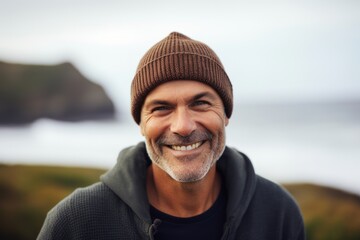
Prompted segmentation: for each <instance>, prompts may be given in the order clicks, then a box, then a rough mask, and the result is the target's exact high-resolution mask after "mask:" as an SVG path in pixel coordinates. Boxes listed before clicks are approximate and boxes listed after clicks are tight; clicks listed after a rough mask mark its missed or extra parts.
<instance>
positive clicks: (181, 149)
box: [171, 142, 201, 151]
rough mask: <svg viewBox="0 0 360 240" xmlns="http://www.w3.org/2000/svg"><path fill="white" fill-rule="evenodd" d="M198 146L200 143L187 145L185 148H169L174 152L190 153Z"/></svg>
mask: <svg viewBox="0 0 360 240" xmlns="http://www.w3.org/2000/svg"><path fill="white" fill-rule="evenodd" d="M200 145H201V142H197V143H194V144H191V145H187V146H176V145H172V146H171V148H172V149H174V150H176V151H190V150H193V149H196V148H198V147H199V146H200Z"/></svg>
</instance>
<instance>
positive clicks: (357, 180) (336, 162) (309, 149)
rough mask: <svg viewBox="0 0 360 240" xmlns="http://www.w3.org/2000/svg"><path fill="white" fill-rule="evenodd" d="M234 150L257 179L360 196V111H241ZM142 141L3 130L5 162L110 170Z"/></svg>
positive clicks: (98, 127)
mask: <svg viewBox="0 0 360 240" xmlns="http://www.w3.org/2000/svg"><path fill="white" fill-rule="evenodd" d="M226 131H227V133H226V134H227V145H228V146H230V147H234V148H236V149H238V150H240V151H242V152H244V153H245V154H246V155H248V157H249V158H250V159H251V160H252V163H253V164H254V167H255V170H256V172H257V173H258V174H260V175H262V176H264V177H266V178H268V179H270V180H273V181H275V182H279V183H291V182H311V183H317V184H323V185H327V186H332V187H337V188H341V189H344V190H347V191H351V192H354V193H357V194H360V174H359V172H360V104H358V103H346V104H345V103H344V104H340V103H338V104H292V105H281V104H278V105H270V104H269V105H240V106H237V107H236V110H235V112H234V115H233V116H232V117H231V119H230V124H229V126H228V127H227V130H226ZM139 141H143V137H142V136H141V134H140V131H139V128H138V126H137V125H136V124H135V123H133V122H131V121H129V122H117V121H104V122H91V121H89V122H81V123H66V122H58V121H52V120H47V119H42V120H39V121H37V122H35V123H34V124H31V125H28V126H23V127H4V126H3V127H0V162H3V163H7V164H47V165H69V166H85V167H101V168H111V167H112V166H113V165H114V164H115V162H116V158H117V155H118V153H119V152H120V150H121V149H123V148H124V147H127V146H131V145H134V144H136V143H137V142H139Z"/></svg>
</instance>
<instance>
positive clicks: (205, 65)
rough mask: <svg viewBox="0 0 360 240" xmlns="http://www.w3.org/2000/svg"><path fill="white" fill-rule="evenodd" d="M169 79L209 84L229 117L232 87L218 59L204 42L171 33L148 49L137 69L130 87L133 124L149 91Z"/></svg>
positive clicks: (137, 118)
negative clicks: (219, 98)
mask: <svg viewBox="0 0 360 240" xmlns="http://www.w3.org/2000/svg"><path fill="white" fill-rule="evenodd" d="M172 80H195V81H199V82H203V83H205V84H208V85H210V86H211V87H212V88H213V89H214V90H215V91H216V92H217V93H218V94H219V96H220V97H221V99H222V101H223V104H224V107H225V113H226V116H227V117H228V118H230V116H231V113H232V109H233V92H232V85H231V82H230V80H229V78H228V76H227V74H226V72H225V70H224V67H223V65H222V64H221V62H220V59H219V58H218V57H217V56H216V54H215V52H214V51H213V50H211V49H210V48H209V47H208V46H207V45H205V44H204V43H202V42H199V41H196V40H193V39H191V38H189V37H187V36H185V35H183V34H181V33H177V32H173V33H171V34H170V35H169V36H167V37H166V38H164V39H163V40H161V41H160V42H158V43H157V44H155V45H154V46H153V47H152V48H150V49H149V50H148V51H147V52H146V53H145V55H144V56H143V58H142V59H141V60H140V63H139V65H138V67H137V71H136V74H135V77H134V79H133V81H132V84H131V113H132V115H133V118H134V120H135V122H136V123H137V124H139V123H140V113H141V108H142V105H143V103H144V101H145V98H146V96H147V95H148V94H149V92H150V91H151V90H153V89H154V88H156V87H157V86H159V85H160V84H162V83H165V82H168V81H172Z"/></svg>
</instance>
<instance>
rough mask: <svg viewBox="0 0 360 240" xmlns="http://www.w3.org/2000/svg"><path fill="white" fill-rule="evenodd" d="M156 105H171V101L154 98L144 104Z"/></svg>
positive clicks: (145, 105)
mask: <svg viewBox="0 0 360 240" xmlns="http://www.w3.org/2000/svg"><path fill="white" fill-rule="evenodd" d="M156 105H170V102H168V101H165V100H159V99H154V100H151V101H150V102H147V103H145V104H144V107H149V106H156Z"/></svg>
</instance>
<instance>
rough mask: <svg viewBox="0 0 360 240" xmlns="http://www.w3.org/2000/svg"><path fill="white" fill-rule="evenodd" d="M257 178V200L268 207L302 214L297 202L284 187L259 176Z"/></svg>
mask: <svg viewBox="0 0 360 240" xmlns="http://www.w3.org/2000/svg"><path fill="white" fill-rule="evenodd" d="M256 178H257V183H256V190H255V197H256V199H257V200H259V201H263V202H264V203H266V205H267V206H268V207H274V208H276V209H278V210H279V209H282V210H284V211H290V212H297V213H299V214H300V210H299V206H298V205H297V203H296V200H295V199H294V197H293V196H292V195H291V194H290V193H289V192H288V191H287V190H286V189H285V188H284V187H283V186H281V185H279V184H277V183H274V182H272V181H270V180H268V179H266V178H264V177H261V176H259V175H257V176H256Z"/></svg>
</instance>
